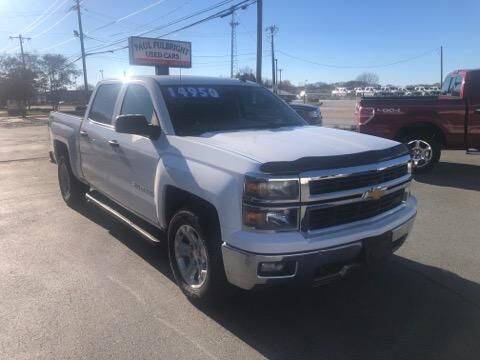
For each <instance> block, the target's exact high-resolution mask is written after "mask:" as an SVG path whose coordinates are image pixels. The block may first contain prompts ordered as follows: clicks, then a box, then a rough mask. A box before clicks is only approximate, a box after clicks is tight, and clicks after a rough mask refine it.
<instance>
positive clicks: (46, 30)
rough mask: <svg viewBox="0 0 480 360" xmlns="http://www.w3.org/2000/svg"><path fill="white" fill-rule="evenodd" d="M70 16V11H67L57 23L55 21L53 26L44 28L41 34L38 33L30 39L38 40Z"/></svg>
mask: <svg viewBox="0 0 480 360" xmlns="http://www.w3.org/2000/svg"><path fill="white" fill-rule="evenodd" d="M71 14H72V11H71V10H69V11H68V12H67V13H66V14H65V15H63V16H62V17H61V18H60V19H59V20H58V21H56V22H55V23H54V24H53V25H51V26H49V27H48V28H46V29H45V30H43V31H42V32H40V33H39V34H36V35H34V36H32V39H36V38H38V37H39V36H42V35H44V34H46V33H48V32H49V31H50V30H52V29H53V28H54V27H55V26H57V25H58V24H60V23H61V22H62V21H63V20H65V19H66V18H67V17H68V16H70V15H71Z"/></svg>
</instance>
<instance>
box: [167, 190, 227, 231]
mask: <svg viewBox="0 0 480 360" xmlns="http://www.w3.org/2000/svg"><path fill="white" fill-rule="evenodd" d="M182 208H190V209H191V210H193V211H197V212H199V214H201V215H203V218H204V219H206V220H207V221H208V224H207V225H208V226H211V225H213V226H215V227H216V228H217V229H218V230H220V218H219V216H218V211H217V208H216V207H215V206H214V205H213V204H212V203H211V202H209V201H207V200H205V199H203V198H201V197H199V196H197V195H195V194H193V193H191V192H189V191H186V190H183V189H180V188H178V187H176V186H173V185H167V186H165V189H164V197H163V204H162V209H163V217H164V223H165V224H166V227H167V229H168V225H169V224H170V221H171V219H172V218H173V216H174V215H175V213H176V212H177V211H178V210H180V209H182Z"/></svg>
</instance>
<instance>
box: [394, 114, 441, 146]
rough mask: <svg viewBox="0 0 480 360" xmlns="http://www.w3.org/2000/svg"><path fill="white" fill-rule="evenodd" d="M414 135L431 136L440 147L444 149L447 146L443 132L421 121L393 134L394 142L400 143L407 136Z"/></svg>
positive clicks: (439, 128)
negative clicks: (426, 134)
mask: <svg viewBox="0 0 480 360" xmlns="http://www.w3.org/2000/svg"><path fill="white" fill-rule="evenodd" d="M414 133H422V134H425V133H428V134H432V135H433V138H434V139H435V140H436V141H438V142H439V143H440V144H441V146H442V147H446V145H447V139H446V136H445V131H444V130H443V129H442V128H441V127H439V126H438V125H436V124H434V123H432V122H429V121H422V120H420V121H416V122H412V123H410V124H408V125H405V126H403V127H401V128H400V129H399V130H398V131H397V133H396V134H395V140H397V141H401V140H403V139H405V138H406V137H407V136H408V135H409V134H414Z"/></svg>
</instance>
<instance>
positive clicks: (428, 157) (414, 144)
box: [402, 132, 442, 173]
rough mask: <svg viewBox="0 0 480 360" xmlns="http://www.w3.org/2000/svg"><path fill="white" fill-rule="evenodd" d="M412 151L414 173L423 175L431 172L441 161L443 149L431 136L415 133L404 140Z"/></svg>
mask: <svg viewBox="0 0 480 360" xmlns="http://www.w3.org/2000/svg"><path fill="white" fill-rule="evenodd" d="M402 142H403V143H404V144H405V145H407V147H408V148H409V150H410V155H411V156H412V160H413V171H414V172H416V173H423V172H427V171H429V170H431V169H432V168H433V167H434V166H435V164H436V163H438V161H439V160H440V156H441V153H442V147H441V145H440V143H439V142H438V141H437V140H436V139H435V138H434V137H433V136H432V135H430V134H425V133H421V132H420V133H413V134H409V135H407V136H406V137H404V138H403V139H402Z"/></svg>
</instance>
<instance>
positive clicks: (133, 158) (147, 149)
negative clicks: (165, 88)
mask: <svg viewBox="0 0 480 360" xmlns="http://www.w3.org/2000/svg"><path fill="white" fill-rule="evenodd" d="M150 90H152V89H150ZM150 90H149V88H148V84H145V83H144V82H143V81H135V82H131V83H129V84H128V86H127V88H126V89H125V95H124V96H123V101H122V103H121V108H120V112H119V113H120V115H133V114H135V115H144V116H145V118H146V119H147V120H148V121H149V122H150V124H153V125H156V126H159V121H158V118H157V112H156V111H155V108H154V101H153V97H152V95H154V92H153V90H152V92H151V91H150ZM111 140H112V141H115V142H116V143H117V146H116V147H115V148H114V154H113V159H112V161H113V162H114V163H115V167H114V168H113V169H112V171H111V172H110V173H109V174H108V178H107V181H108V184H109V185H108V186H109V188H110V189H111V190H112V194H111V195H112V197H113V199H114V200H116V201H117V202H119V203H120V204H122V205H123V206H125V207H127V208H128V209H129V210H131V211H133V212H134V213H136V214H138V215H140V216H142V217H143V218H145V219H146V220H149V221H150V222H153V223H157V222H158V219H157V213H156V207H155V196H154V191H155V178H156V171H157V164H158V161H159V159H160V154H161V151H162V150H161V148H162V146H161V145H162V144H163V145H165V144H166V139H165V136H164V135H163V134H162V135H161V136H160V138H159V139H158V140H151V139H150V138H148V137H145V136H140V135H131V134H120V133H115V134H113V137H112V138H111Z"/></svg>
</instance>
